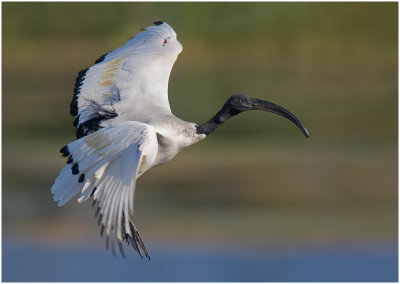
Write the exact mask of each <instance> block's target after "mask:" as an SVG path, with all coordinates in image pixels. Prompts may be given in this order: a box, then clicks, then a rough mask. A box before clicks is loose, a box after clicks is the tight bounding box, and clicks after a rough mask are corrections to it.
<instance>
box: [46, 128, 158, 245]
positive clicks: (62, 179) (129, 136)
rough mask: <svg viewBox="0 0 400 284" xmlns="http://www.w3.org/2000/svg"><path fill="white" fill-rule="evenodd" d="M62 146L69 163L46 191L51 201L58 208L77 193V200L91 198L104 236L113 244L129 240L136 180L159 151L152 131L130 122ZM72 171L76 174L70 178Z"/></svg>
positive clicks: (149, 165) (154, 133) (81, 200)
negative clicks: (66, 151)
mask: <svg viewBox="0 0 400 284" xmlns="http://www.w3.org/2000/svg"><path fill="white" fill-rule="evenodd" d="M67 148H68V151H69V153H70V156H71V157H72V160H73V161H72V163H71V164H72V165H71V164H68V165H67V166H65V167H64V169H63V170H62V171H61V173H60V175H59V176H58V177H57V178H56V181H55V183H54V185H53V187H52V188H51V192H52V193H53V194H54V200H55V201H58V204H59V206H62V205H64V204H65V203H66V202H68V201H69V200H70V199H71V198H72V197H73V196H74V195H76V194H77V193H79V192H81V195H80V197H79V199H78V201H79V202H83V201H85V200H87V199H88V198H89V197H90V196H93V199H94V200H95V201H96V202H97V204H98V205H99V208H100V213H101V224H102V225H103V226H104V228H105V232H106V234H107V236H109V237H111V238H116V239H117V240H118V241H122V240H126V239H127V235H128V236H130V237H133V234H134V233H135V232H132V227H130V223H131V221H130V219H129V216H132V215H133V199H134V191H135V183H136V179H137V178H138V177H139V176H140V175H141V174H142V173H144V172H145V171H146V170H147V169H149V168H150V167H151V165H152V163H153V162H154V160H155V158H156V156H157V151H158V143H157V136H156V132H155V130H154V128H153V127H151V126H149V125H147V124H144V123H141V122H135V121H125V122H121V123H116V124H113V125H111V126H108V127H105V128H103V129H101V130H99V131H97V132H94V133H92V134H89V135H87V136H85V137H83V138H80V139H78V140H75V141H73V142H71V143H70V144H68V145H67ZM72 167H75V168H77V169H78V171H79V172H78V173H76V172H75V174H73V170H72ZM78 174H79V176H78ZM82 177H83V178H82ZM80 180H81V182H80Z"/></svg>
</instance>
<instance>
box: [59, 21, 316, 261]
mask: <svg viewBox="0 0 400 284" xmlns="http://www.w3.org/2000/svg"><path fill="white" fill-rule="evenodd" d="M181 51H182V45H181V44H180V43H179V41H178V40H177V38H176V33H175V31H174V30H173V29H172V28H171V27H170V26H169V25H168V24H167V23H165V22H155V23H154V25H153V26H150V27H147V28H146V29H144V30H143V31H141V32H140V33H138V34H137V35H135V36H134V37H133V38H131V39H130V40H129V41H128V42H127V43H125V44H124V45H123V46H121V47H119V48H117V49H115V50H113V51H111V52H109V53H107V54H105V55H103V56H101V57H100V58H99V59H97V60H96V62H95V64H94V65H93V66H91V67H89V68H87V69H85V70H82V71H80V72H79V75H78V77H77V78H76V83H75V89H74V96H73V99H72V102H71V105H70V113H71V115H72V116H74V117H75V121H74V126H75V127H76V128H77V129H76V136H77V139H76V140H75V141H73V142H71V143H69V144H68V145H66V146H64V147H63V148H61V150H60V152H61V153H62V155H63V156H64V157H66V158H67V159H68V160H67V165H66V166H65V167H64V168H63V169H62V170H61V172H60V174H59V176H58V177H57V178H56V180H55V182H54V185H53V186H52V188H51V192H52V194H53V195H54V200H55V201H57V202H58V205H59V206H62V205H64V204H65V203H66V202H68V201H69V200H70V199H71V198H73V197H74V196H75V195H76V194H78V193H80V196H79V198H78V202H84V201H86V200H88V199H89V198H92V199H93V202H94V203H95V204H96V205H97V206H98V209H97V215H98V216H99V224H100V225H101V232H102V235H103V234H105V235H106V236H107V244H108V245H109V243H111V246H112V249H113V252H114V250H115V248H114V246H115V244H118V246H119V248H120V250H121V254H122V255H124V253H123V249H122V243H123V242H124V241H125V242H127V243H128V244H129V243H130V244H131V245H132V246H133V248H134V249H135V250H136V251H137V252H138V253H139V255H140V256H142V254H143V253H144V254H145V256H146V257H147V258H149V254H148V252H147V250H146V248H145V246H144V244H143V241H142V239H141V237H140V235H139V232H138V230H137V228H136V227H135V225H134V223H133V221H132V216H133V199H134V192H135V183H136V179H138V178H139V177H140V176H141V175H142V174H143V173H144V172H146V171H147V170H148V169H150V168H152V167H155V166H158V165H161V164H164V163H166V162H168V161H169V160H171V159H172V158H173V157H174V156H175V155H176V154H177V153H178V152H180V151H181V150H182V149H184V148H185V147H188V146H190V145H192V144H195V143H197V142H200V141H201V140H203V139H204V138H206V137H207V135H209V134H211V133H212V132H213V131H214V130H215V129H217V127H218V126H220V125H222V124H223V123H224V122H225V121H226V120H227V119H229V118H231V117H233V116H235V115H238V114H239V113H241V112H244V111H248V110H262V111H268V112H272V113H275V114H278V115H281V116H283V117H286V118H287V119H289V120H290V121H292V122H293V123H294V124H296V125H297V126H298V127H299V128H300V129H301V131H302V132H303V133H304V135H305V136H306V137H309V135H308V131H307V129H306V127H305V126H304V125H303V124H302V123H301V122H300V120H299V119H297V118H296V117H295V116H294V115H293V114H291V113H290V112H289V111H288V110H286V109H284V108H283V107H280V106H278V105H276V104H273V103H271V102H267V101H264V100H260V99H255V98H252V97H249V96H246V95H233V96H231V97H230V98H229V99H228V100H227V101H226V103H225V104H224V105H223V107H222V108H221V110H220V111H218V113H217V114H216V115H215V116H213V117H212V118H211V119H210V120H209V121H207V122H205V123H201V124H196V123H193V122H186V121H183V120H181V119H179V118H177V117H175V116H174V115H173V114H172V113H171V109H170V106H169V102H168V80H169V75H170V72H171V69H172V65H173V64H174V62H175V60H176V58H177V56H178V54H179V53H180V52H181ZM142 257H143V256H142Z"/></svg>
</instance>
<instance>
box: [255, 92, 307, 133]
mask: <svg viewBox="0 0 400 284" xmlns="http://www.w3.org/2000/svg"><path fill="white" fill-rule="evenodd" d="M252 107H253V109H254V110H263V111H269V112H272V113H275V114H278V115H281V116H283V117H286V118H287V119H289V120H290V121H292V122H293V123H294V124H296V125H297V127H298V128H300V130H301V131H302V132H303V134H304V135H305V136H306V137H307V138H309V137H310V135H309V134H308V130H307V128H306V127H305V126H304V124H303V123H302V122H301V121H300V120H299V119H298V118H297V117H295V116H294V115H293V114H292V113H291V112H290V111H288V110H287V109H284V108H283V107H281V106H279V105H277V104H274V103H271V102H267V101H263V100H260V99H254V101H253V103H252Z"/></svg>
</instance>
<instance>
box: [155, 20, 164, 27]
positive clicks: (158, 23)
mask: <svg viewBox="0 0 400 284" xmlns="http://www.w3.org/2000/svg"><path fill="white" fill-rule="evenodd" d="M153 24H155V25H156V26H159V25H162V24H164V22H163V21H155V22H154V23H153Z"/></svg>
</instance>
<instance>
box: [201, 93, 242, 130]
mask: <svg viewBox="0 0 400 284" xmlns="http://www.w3.org/2000/svg"><path fill="white" fill-rule="evenodd" d="M239 113H240V111H238V110H236V109H234V108H232V106H231V104H230V101H229V100H228V101H227V102H226V103H225V104H224V106H223V107H222V108H221V110H220V111H218V112H217V114H216V115H214V116H213V117H212V118H211V119H210V120H209V121H207V122H204V123H201V124H199V125H197V126H196V131H197V134H205V135H209V134H211V133H212V132H214V131H215V130H216V129H217V128H218V127H219V126H220V125H222V124H223V123H224V122H225V121H227V120H228V119H229V118H231V117H232V116H235V115H237V114H239Z"/></svg>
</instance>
